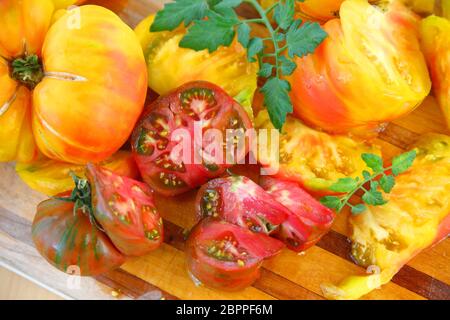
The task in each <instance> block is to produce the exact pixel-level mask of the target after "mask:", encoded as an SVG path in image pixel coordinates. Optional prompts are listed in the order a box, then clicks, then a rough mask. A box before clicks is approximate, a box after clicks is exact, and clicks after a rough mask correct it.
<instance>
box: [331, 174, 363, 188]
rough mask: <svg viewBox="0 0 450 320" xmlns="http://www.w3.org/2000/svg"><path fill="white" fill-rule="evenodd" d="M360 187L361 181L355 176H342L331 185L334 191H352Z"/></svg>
mask: <svg viewBox="0 0 450 320" xmlns="http://www.w3.org/2000/svg"><path fill="white" fill-rule="evenodd" d="M358 187H359V182H358V181H357V180H356V179H353V178H350V177H348V178H341V179H339V180H338V181H337V182H336V183H335V184H333V185H332V186H331V187H330V190H331V191H334V192H351V191H353V190H354V189H357V188H358Z"/></svg>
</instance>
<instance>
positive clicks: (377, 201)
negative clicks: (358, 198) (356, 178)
mask: <svg viewBox="0 0 450 320" xmlns="http://www.w3.org/2000/svg"><path fill="white" fill-rule="evenodd" d="M362 199H363V201H364V202H365V203H367V204H370V205H372V206H381V205H383V204H386V203H387V202H386V200H384V198H383V194H382V193H381V192H380V191H377V190H370V191H367V192H366V193H364V195H363V196H362Z"/></svg>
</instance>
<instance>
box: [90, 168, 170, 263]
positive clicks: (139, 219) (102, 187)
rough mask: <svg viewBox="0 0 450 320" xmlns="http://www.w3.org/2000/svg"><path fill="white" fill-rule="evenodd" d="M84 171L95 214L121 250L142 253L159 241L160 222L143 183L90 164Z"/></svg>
mask: <svg viewBox="0 0 450 320" xmlns="http://www.w3.org/2000/svg"><path fill="white" fill-rule="evenodd" d="M86 175H87V177H88V180H89V182H90V186H91V192H92V207H93V209H94V216H95V218H96V220H97V221H98V222H99V223H100V225H101V226H102V227H103V228H104V229H105V232H106V234H107V235H108V236H109V238H110V239H111V241H112V242H113V243H114V245H115V246H116V248H117V249H119V251H120V252H122V253H123V254H125V255H127V256H141V255H144V254H146V253H148V252H150V251H152V250H155V249H156V248H158V247H159V246H160V245H161V243H162V241H163V223H162V219H161V217H160V216H159V213H158V211H157V210H156V208H155V204H154V202H153V195H152V190H151V189H150V188H149V187H148V186H147V185H146V184H144V183H141V182H138V181H136V180H133V179H130V178H127V177H122V176H119V175H117V174H115V173H113V172H112V171H110V170H108V169H105V168H101V167H98V166H95V165H92V164H88V165H87V172H86Z"/></svg>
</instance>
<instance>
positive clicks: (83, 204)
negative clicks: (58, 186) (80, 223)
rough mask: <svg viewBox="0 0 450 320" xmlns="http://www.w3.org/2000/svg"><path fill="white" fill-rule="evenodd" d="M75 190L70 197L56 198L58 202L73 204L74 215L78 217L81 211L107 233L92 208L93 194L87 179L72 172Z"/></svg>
mask: <svg viewBox="0 0 450 320" xmlns="http://www.w3.org/2000/svg"><path fill="white" fill-rule="evenodd" d="M70 176H71V177H72V179H73V181H74V183H75V188H74V189H73V190H72V193H71V194H70V196H69V197H54V199H56V200H61V201H65V202H73V203H74V206H73V214H74V215H76V214H77V213H78V212H79V211H81V212H82V213H83V214H85V215H86V216H88V218H89V221H90V222H91V224H92V225H93V226H95V227H96V228H97V229H99V230H100V231H103V232H104V231H105V230H104V229H103V228H102V227H101V226H100V224H99V223H98V222H97V220H96V219H95V216H94V209H93V207H92V192H91V190H92V189H91V185H90V183H89V181H88V180H87V179H82V178H80V177H78V176H77V175H76V174H75V173H74V172H73V171H71V172H70Z"/></svg>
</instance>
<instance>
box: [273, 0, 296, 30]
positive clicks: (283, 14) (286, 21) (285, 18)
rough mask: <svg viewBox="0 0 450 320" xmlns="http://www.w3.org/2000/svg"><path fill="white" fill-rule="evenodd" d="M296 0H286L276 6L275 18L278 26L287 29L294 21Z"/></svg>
mask: <svg viewBox="0 0 450 320" xmlns="http://www.w3.org/2000/svg"><path fill="white" fill-rule="evenodd" d="M294 13H295V1H294V0H286V1H285V2H284V3H283V2H281V1H280V2H279V4H278V5H277V6H276V8H275V12H274V15H273V17H274V19H275V22H276V23H277V24H278V26H279V27H280V28H281V29H283V30H286V29H287V28H289V26H290V25H291V24H292V22H294Z"/></svg>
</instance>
